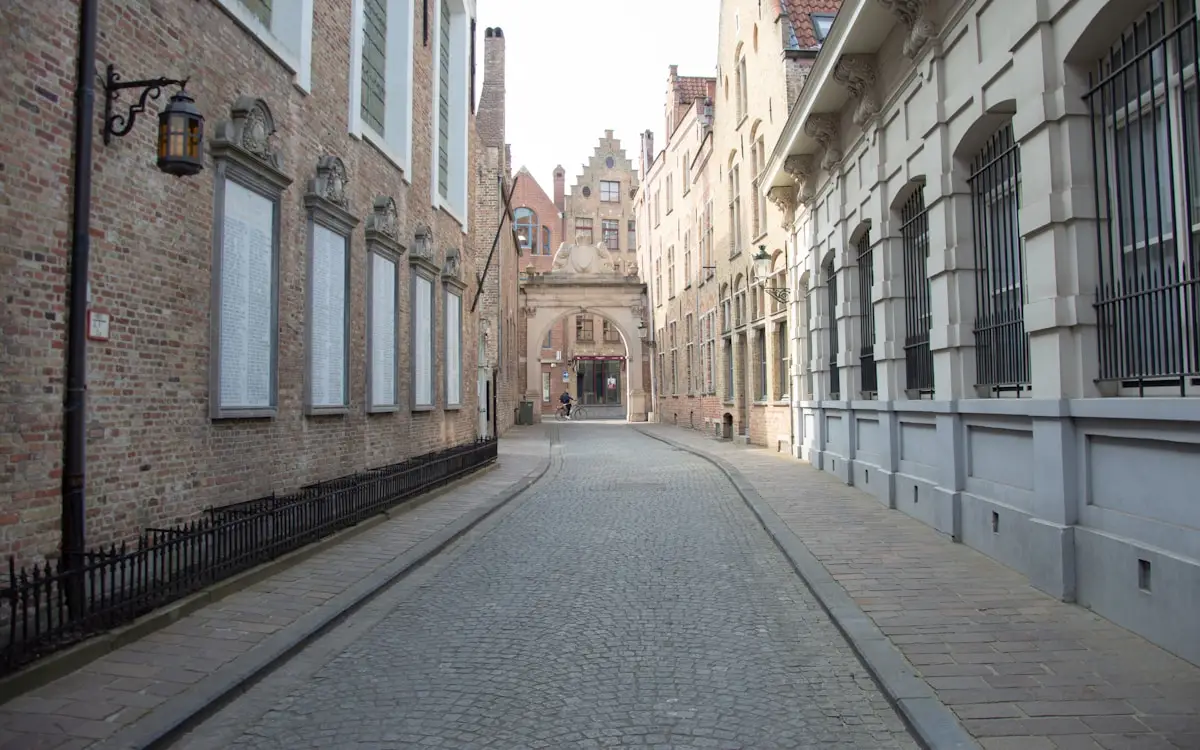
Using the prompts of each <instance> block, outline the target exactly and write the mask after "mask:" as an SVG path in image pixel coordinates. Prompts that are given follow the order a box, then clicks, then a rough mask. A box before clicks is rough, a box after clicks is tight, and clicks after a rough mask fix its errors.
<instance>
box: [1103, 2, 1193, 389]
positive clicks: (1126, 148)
mask: <svg viewBox="0 0 1200 750" xmlns="http://www.w3.org/2000/svg"><path fill="white" fill-rule="evenodd" d="M1197 35H1198V28H1197V21H1196V3H1195V0H1162V1H1160V2H1159V3H1158V4H1157V5H1156V6H1155V7H1153V8H1152V9H1151V10H1150V11H1149V12H1147V13H1146V15H1144V16H1142V17H1141V18H1140V19H1139V20H1138V21H1137V22H1136V23H1134V24H1133V25H1132V26H1131V27H1129V28H1128V29H1126V30H1125V32H1124V33H1122V34H1121V38H1120V40H1119V41H1117V43H1116V44H1115V45H1113V47H1112V48H1111V49H1110V51H1109V52H1108V54H1107V55H1106V56H1105V57H1104V58H1103V59H1101V60H1100V62H1099V65H1098V66H1097V69H1096V70H1095V72H1094V73H1093V74H1092V76H1091V78H1090V84H1091V88H1090V90H1089V92H1088V93H1087V95H1086V100H1087V103H1088V106H1089V109H1090V111H1091V115H1092V122H1093V148H1092V153H1093V160H1094V161H1093V164H1094V167H1095V170H1096V184H1097V190H1096V209H1097V215H1098V216H1099V217H1100V219H1101V220H1100V221H1099V222H1097V226H1098V235H1099V237H1098V240H1099V246H1100V257H1099V259H1098V260H1099V269H1098V287H1097V290H1096V303H1095V304H1096V318H1097V326H1098V338H1099V342H1098V343H1099V359H1100V361H1099V366H1100V367H1099V379H1100V380H1102V381H1115V382H1117V383H1119V384H1120V385H1121V386H1122V387H1126V388H1136V389H1137V393H1138V395H1143V394H1144V392H1145V389H1146V388H1153V387H1157V386H1167V387H1173V388H1178V389H1179V393H1180V395H1187V394H1188V393H1189V392H1190V393H1195V392H1196V390H1195V389H1196V386H1200V377H1198V376H1200V250H1198V239H1200V100H1198V99H1197V91H1196V49H1197Z"/></svg>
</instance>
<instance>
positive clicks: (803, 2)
mask: <svg viewBox="0 0 1200 750" xmlns="http://www.w3.org/2000/svg"><path fill="white" fill-rule="evenodd" d="M782 3H783V9H784V10H785V11H786V12H787V14H788V18H790V19H791V21H792V28H794V29H795V31H796V40H797V41H798V42H799V43H800V48H801V49H815V48H816V47H818V46H820V42H818V41H817V35H816V33H815V32H814V31H813V22H812V16H811V15H810V14H812V13H837V12H838V8H840V7H842V2H841V0H782Z"/></svg>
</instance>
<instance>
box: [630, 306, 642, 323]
mask: <svg viewBox="0 0 1200 750" xmlns="http://www.w3.org/2000/svg"><path fill="white" fill-rule="evenodd" d="M644 312H645V308H643V307H642V306H641V305H630V306H629V314H630V315H632V316H633V319H634V320H641V319H642V314H643V313H644Z"/></svg>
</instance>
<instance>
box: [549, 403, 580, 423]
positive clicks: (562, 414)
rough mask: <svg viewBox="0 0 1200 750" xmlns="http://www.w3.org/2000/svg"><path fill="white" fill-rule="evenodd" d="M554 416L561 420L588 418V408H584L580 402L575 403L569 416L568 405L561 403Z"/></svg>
mask: <svg viewBox="0 0 1200 750" xmlns="http://www.w3.org/2000/svg"><path fill="white" fill-rule="evenodd" d="M554 418H555V419H556V420H558V421H559V422H563V421H568V420H569V421H574V420H576V419H587V409H584V408H583V407H582V406H580V405H579V404H575V405H574V406H573V407H572V408H571V416H569V417H568V416H567V407H566V405H565V404H560V405H559V407H558V409H556V410H555V412H554Z"/></svg>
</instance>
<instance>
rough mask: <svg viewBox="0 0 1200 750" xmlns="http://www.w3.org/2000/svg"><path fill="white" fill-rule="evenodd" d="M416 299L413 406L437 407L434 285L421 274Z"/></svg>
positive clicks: (418, 277)
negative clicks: (434, 365) (434, 392)
mask: <svg viewBox="0 0 1200 750" xmlns="http://www.w3.org/2000/svg"><path fill="white" fill-rule="evenodd" d="M413 288H414V291H415V293H414V295H413V296H414V298H415V299H414V300H413V380H414V383H413V403H414V405H415V406H432V405H433V315H432V313H433V282H432V281H430V280H429V279H427V278H425V277H424V276H421V275H419V274H418V275H417V276H416V283H415V284H414V285H413Z"/></svg>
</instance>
